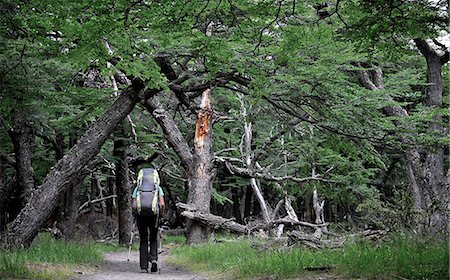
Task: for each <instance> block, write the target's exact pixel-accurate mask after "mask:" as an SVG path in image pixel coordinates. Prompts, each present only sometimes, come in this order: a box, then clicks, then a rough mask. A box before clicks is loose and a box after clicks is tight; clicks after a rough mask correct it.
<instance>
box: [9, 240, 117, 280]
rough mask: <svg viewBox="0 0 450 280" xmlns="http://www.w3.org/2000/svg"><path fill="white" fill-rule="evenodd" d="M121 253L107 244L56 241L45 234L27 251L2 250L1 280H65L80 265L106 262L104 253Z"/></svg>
mask: <svg viewBox="0 0 450 280" xmlns="http://www.w3.org/2000/svg"><path fill="white" fill-rule="evenodd" d="M112 250H117V249H116V248H115V247H112V246H110V245H105V244H95V245H94V244H92V243H75V242H65V241H62V240H55V239H54V238H52V237H51V236H50V235H49V234H41V235H39V237H38V238H37V239H36V240H35V242H33V244H32V246H31V247H30V248H27V249H19V250H14V251H6V250H0V279H4V278H6V279H8V278H11V279H15V278H20V279H64V278H68V277H69V276H70V275H71V274H72V273H73V268H74V267H76V266H78V265H96V264H100V263H102V262H103V256H102V252H105V251H112Z"/></svg>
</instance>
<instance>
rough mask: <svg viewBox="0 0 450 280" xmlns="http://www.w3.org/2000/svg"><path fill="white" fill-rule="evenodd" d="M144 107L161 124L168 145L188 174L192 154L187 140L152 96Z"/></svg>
mask: <svg viewBox="0 0 450 280" xmlns="http://www.w3.org/2000/svg"><path fill="white" fill-rule="evenodd" d="M144 107H145V108H146V109H147V110H148V111H149V112H150V113H151V114H152V116H153V118H154V119H155V120H156V121H157V122H158V124H159V125H160V126H161V128H162V130H163V132H164V135H165V137H166V139H167V141H168V142H169V145H170V146H171V147H172V148H173V149H174V151H175V152H176V154H177V155H178V157H179V158H180V160H181V165H182V166H183V167H184V169H185V170H186V171H187V173H188V174H187V175H188V176H189V175H190V174H191V173H192V167H193V165H194V160H193V155H192V153H191V149H190V148H189V145H188V144H187V141H186V140H185V139H184V137H183V135H182V134H181V131H180V129H179V128H178V126H177V124H176V123H175V121H174V120H173V118H172V116H171V115H170V114H169V112H167V111H166V110H165V109H164V108H163V107H162V106H161V104H160V103H159V102H158V101H157V100H156V99H154V98H153V99H149V100H147V101H146V102H145V103H144Z"/></svg>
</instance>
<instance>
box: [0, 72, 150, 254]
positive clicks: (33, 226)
mask: <svg viewBox="0 0 450 280" xmlns="http://www.w3.org/2000/svg"><path fill="white" fill-rule="evenodd" d="M143 89H144V83H143V82H142V81H138V80H135V81H134V83H133V84H132V85H131V86H130V87H128V88H127V90H125V92H124V93H122V95H120V97H118V98H117V100H116V101H115V102H114V104H113V105H112V106H111V107H110V108H109V109H108V110H107V112H106V113H105V114H104V115H103V116H102V117H100V118H99V119H98V120H97V121H96V122H95V123H93V124H92V125H91V127H90V128H89V129H88V130H87V131H86V133H85V134H84V136H83V137H82V138H81V139H80V140H79V141H78V143H77V144H76V145H75V146H74V147H72V149H70V151H69V152H68V153H67V155H65V156H64V157H63V158H62V159H61V160H60V161H58V163H57V164H56V165H55V166H54V167H53V168H52V169H51V171H50V173H49V174H48V175H47V176H46V177H45V179H44V181H43V183H42V185H41V186H40V188H39V189H38V190H37V191H35V193H34V196H33V198H32V199H31V200H30V201H29V202H28V203H27V204H26V205H25V207H24V208H23V209H22V211H21V212H20V213H19V215H18V216H17V218H16V219H15V220H14V221H13V222H12V223H11V225H10V227H9V228H8V230H7V231H5V232H4V234H3V235H2V239H1V243H0V245H1V247H19V246H29V245H30V243H31V241H32V240H33V239H34V237H35V236H36V234H37V232H38V229H39V227H40V226H41V225H42V224H43V223H44V222H45V220H46V219H47V218H48V217H49V215H50V214H51V213H52V211H53V210H54V209H55V207H56V204H57V198H58V196H59V195H60V194H61V192H63V191H64V190H66V189H67V188H68V184H67V183H68V182H70V181H71V180H72V178H73V177H74V176H77V174H78V173H79V172H80V171H81V169H82V168H83V167H84V166H85V165H86V164H87V163H88V162H89V161H90V160H91V159H92V158H93V157H94V156H95V155H96V154H97V153H98V151H99V150H100V147H101V146H102V144H103V143H104V142H105V141H106V139H107V138H108V136H109V135H110V134H111V133H112V131H113V130H114V128H115V127H116V125H117V124H118V123H119V122H120V121H121V120H123V119H124V118H125V117H126V116H127V115H128V114H129V113H130V112H131V110H132V109H133V108H134V106H135V105H136V104H137V102H139V100H140V99H141V97H140V93H142V92H143ZM146 94H150V92H148V93H147V92H146Z"/></svg>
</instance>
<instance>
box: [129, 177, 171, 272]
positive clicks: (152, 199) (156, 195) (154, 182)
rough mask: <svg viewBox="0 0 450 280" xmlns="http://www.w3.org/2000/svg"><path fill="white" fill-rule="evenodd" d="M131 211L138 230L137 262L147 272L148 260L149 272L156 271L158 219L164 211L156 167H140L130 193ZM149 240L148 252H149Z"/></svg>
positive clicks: (162, 195)
mask: <svg viewBox="0 0 450 280" xmlns="http://www.w3.org/2000/svg"><path fill="white" fill-rule="evenodd" d="M132 207H133V213H134V215H135V217H136V222H137V227H138V230H139V238H140V244H139V264H140V267H141V269H142V270H145V272H148V263H149V262H150V263H151V264H152V265H151V268H150V271H151V272H157V271H158V265H157V261H158V242H157V236H158V232H159V230H158V227H159V224H158V220H159V214H160V213H162V212H163V211H164V207H165V203H164V192H163V190H162V188H161V186H160V180H159V175H158V172H157V171H156V169H153V168H142V169H140V170H139V173H138V178H137V184H136V188H135V189H134V191H133V195H132ZM149 241H150V254H149V250H148V249H149V248H148V247H149Z"/></svg>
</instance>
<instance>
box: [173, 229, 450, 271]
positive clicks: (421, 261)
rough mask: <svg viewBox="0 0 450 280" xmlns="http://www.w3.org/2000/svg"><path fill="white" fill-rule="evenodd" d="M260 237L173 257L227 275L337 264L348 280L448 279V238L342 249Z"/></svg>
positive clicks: (398, 239) (396, 239) (399, 238)
mask: <svg viewBox="0 0 450 280" xmlns="http://www.w3.org/2000/svg"><path fill="white" fill-rule="evenodd" d="M255 242H264V241H255V240H248V239H247V240H240V241H237V242H227V243H207V244H203V245H198V246H183V247H179V248H176V249H174V250H173V256H172V258H171V261H172V262H174V263H177V264H180V265H182V266H185V267H187V268H189V269H192V270H194V271H197V272H199V271H203V272H212V273H220V274H221V275H223V274H226V275H227V278H254V277H261V276H273V277H276V278H277V279H285V278H289V277H301V276H305V275H309V276H310V274H311V272H308V271H306V270H305V269H304V268H305V267H320V266H332V267H334V269H333V270H332V272H331V273H333V274H334V275H340V277H344V279H348V278H349V277H355V278H363V279H401V278H402V277H403V278H406V279H448V250H447V246H446V243H445V242H441V243H439V242H433V241H419V240H416V239H414V238H412V237H409V236H407V235H396V236H393V237H392V238H391V239H390V240H389V241H387V242H385V243H382V244H380V245H378V246H375V245H373V244H372V243H368V242H359V243H354V244H351V245H348V246H346V247H345V248H341V249H336V250H317V251H313V250H309V249H305V248H294V249H288V250H282V249H270V250H267V251H259V250H258V249H256V248H255V247H258V246H252V245H253V244H254V243H255Z"/></svg>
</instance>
